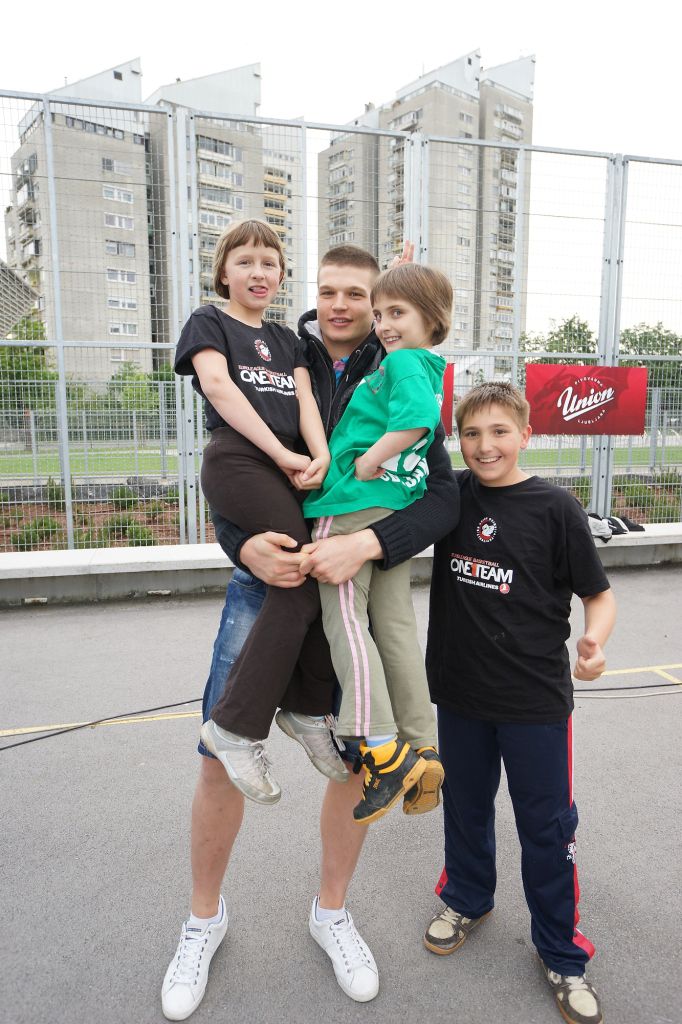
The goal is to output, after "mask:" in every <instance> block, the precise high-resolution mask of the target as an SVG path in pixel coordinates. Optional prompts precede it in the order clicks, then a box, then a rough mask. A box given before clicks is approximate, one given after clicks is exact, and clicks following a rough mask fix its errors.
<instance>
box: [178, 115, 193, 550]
mask: <svg viewBox="0 0 682 1024" xmlns="http://www.w3.org/2000/svg"><path fill="white" fill-rule="evenodd" d="M187 120H188V119H187V111H186V110H185V109H184V107H178V108H177V110H176V122H175V128H176V141H177V157H178V189H177V195H178V224H179V225H180V231H179V256H180V317H181V320H183V321H184V320H187V319H188V317H189V315H190V313H191V312H192V289H191V283H190V282H191V271H192V267H191V259H192V255H191V251H190V245H189V231H190V227H189V225H190V206H189V202H188V196H187V190H188V186H189V182H188V176H187V151H188V146H189V144H190V142H189V139H188V125H187ZM180 393H181V396H182V397H181V402H180V416H179V419H178V439H179V444H180V445H181V450H178V461H179V462H181V463H182V474H181V476H182V482H181V483H180V481H179V486H178V490H179V493H180V503H181V506H182V516H183V520H184V525H185V529H186V536H185V537H184V538H183V541H186V542H188V543H190V544H196V541H197V503H196V500H195V491H196V484H195V472H194V392H193V390H192V382H191V380H190V378H189V377H184V378H183V380H182V382H181V387H180ZM179 476H180V474H179ZM190 494H191V500H190Z"/></svg>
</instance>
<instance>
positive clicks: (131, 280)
mask: <svg viewBox="0 0 682 1024" xmlns="http://www.w3.org/2000/svg"><path fill="white" fill-rule="evenodd" d="M136 280H137V273H136V272H135V271H134V270H116V269H114V267H108V268H107V281H115V282H117V283H120V284H135V282H136Z"/></svg>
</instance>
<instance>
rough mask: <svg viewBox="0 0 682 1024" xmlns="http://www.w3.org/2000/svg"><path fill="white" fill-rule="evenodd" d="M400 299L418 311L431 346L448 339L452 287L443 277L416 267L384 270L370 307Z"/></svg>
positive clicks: (440, 274)
mask: <svg viewBox="0 0 682 1024" xmlns="http://www.w3.org/2000/svg"><path fill="white" fill-rule="evenodd" d="M379 298H388V299H403V300H404V301H405V302H409V303H410V305H412V306H414V307H415V309H418V310H419V312H420V313H421V315H422V316H423V317H424V320H425V322H426V323H427V324H428V326H429V330H430V331H431V344H432V345H440V343H441V342H442V341H445V339H446V338H447V336H448V331H449V330H450V323H451V319H452V285H451V284H450V282H449V281H448V279H447V277H446V276H445V274H443V273H441V271H440V270H434V269H433V267H423V266H422V265H421V264H419V263H400V264H399V265H398V266H397V267H392V268H391V269H390V270H385V271H384V272H383V274H380V275H379V277H378V278H377V280H376V282H375V285H374V287H373V288H372V295H371V301H372V305H373V306H374V305H375V304H376V301H377V299H379Z"/></svg>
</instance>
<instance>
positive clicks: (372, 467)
mask: <svg viewBox="0 0 682 1024" xmlns="http://www.w3.org/2000/svg"><path fill="white" fill-rule="evenodd" d="M368 454H369V453H368V452H365V454H364V455H359V456H358V457H357V459H356V460H355V476H356V478H357V479H358V480H363V481H367V480H379V479H380V478H381V477H382V476H383V475H384V468H383V466H381V465H377V462H376V459H372V458H369V459H368V458H367V456H368Z"/></svg>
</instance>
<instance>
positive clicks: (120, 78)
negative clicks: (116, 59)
mask: <svg viewBox="0 0 682 1024" xmlns="http://www.w3.org/2000/svg"><path fill="white" fill-rule="evenodd" d="M114 78H115V79H116V81H117V82H122V81H123V74H122V73H121V72H120V71H114Z"/></svg>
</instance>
